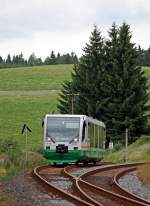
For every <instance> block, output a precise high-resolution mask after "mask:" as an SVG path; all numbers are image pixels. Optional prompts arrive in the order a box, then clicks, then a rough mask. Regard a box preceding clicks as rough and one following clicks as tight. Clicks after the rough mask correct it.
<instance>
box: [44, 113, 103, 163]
mask: <svg viewBox="0 0 150 206" xmlns="http://www.w3.org/2000/svg"><path fill="white" fill-rule="evenodd" d="M105 141H106V126H105V124H104V123H103V122H101V121H98V120H96V119H93V118H91V117H88V116H86V115H74V114H65V115H64V114H63V115H62V114H46V115H45V118H44V145H43V146H44V148H43V156H44V157H45V158H46V159H47V160H48V162H49V163H50V164H54V165H55V164H66V163H67V164H76V163H89V162H93V163H96V162H97V161H99V160H101V159H102V158H103V156H104V153H105Z"/></svg>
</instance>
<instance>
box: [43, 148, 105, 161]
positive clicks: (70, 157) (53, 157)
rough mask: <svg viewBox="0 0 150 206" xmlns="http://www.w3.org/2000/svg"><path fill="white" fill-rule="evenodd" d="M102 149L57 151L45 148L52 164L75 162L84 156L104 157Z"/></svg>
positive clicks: (45, 153)
mask: <svg viewBox="0 0 150 206" xmlns="http://www.w3.org/2000/svg"><path fill="white" fill-rule="evenodd" d="M103 155H104V154H103V152H102V151H90V150H84V151H83V150H69V151H68V152H67V153H56V150H49V149H47V150H44V157H45V158H46V159H48V162H49V163H50V164H53V163H56V164H62V163H75V162H77V161H78V160H81V159H84V158H95V159H97V160H98V159H102V158H103Z"/></svg>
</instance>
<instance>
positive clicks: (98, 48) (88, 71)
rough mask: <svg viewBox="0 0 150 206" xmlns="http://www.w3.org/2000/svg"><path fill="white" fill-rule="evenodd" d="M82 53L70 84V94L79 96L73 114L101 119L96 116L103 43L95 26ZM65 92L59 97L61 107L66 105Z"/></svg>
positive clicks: (99, 97) (102, 66)
mask: <svg viewBox="0 0 150 206" xmlns="http://www.w3.org/2000/svg"><path fill="white" fill-rule="evenodd" d="M83 51H84V55H83V56H82V58H81V59H80V61H79V63H78V64H76V65H75V66H74V71H73V73H72V83H70V87H71V91H72V93H73V94H74V95H75V96H76V95H79V96H78V98H76V102H75V104H74V105H75V106H74V107H75V108H74V112H75V113H82V114H87V115H89V116H93V117H97V118H98V119H101V118H102V117H101V116H97V106H99V109H100V107H101V105H100V104H101V103H100V101H99V100H100V99H102V98H101V96H102V93H101V91H102V90H101V84H102V83H101V82H102V78H103V76H104V73H105V69H104V43H103V38H102V37H101V34H100V32H99V30H98V29H97V27H96V26H94V30H93V32H92V33H91V37H90V41H89V44H86V46H85V48H84V49H83ZM65 86H66V85H65ZM65 89H68V91H66V90H65V92H67V93H69V92H70V88H66V87H65ZM65 92H64V91H62V93H63V95H64V96H61V98H62V102H60V103H61V104H62V105H63V107H65V105H68V99H66V97H65ZM59 107H60V106H59Z"/></svg>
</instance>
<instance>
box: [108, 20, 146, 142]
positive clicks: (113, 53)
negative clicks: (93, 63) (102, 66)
mask: <svg viewBox="0 0 150 206" xmlns="http://www.w3.org/2000/svg"><path fill="white" fill-rule="evenodd" d="M109 37H110V40H109V41H108V42H107V70H108V74H109V81H108V88H109V89H108V90H107V95H108V96H110V97H111V98H110V100H109V102H108V105H107V112H106V113H105V115H106V116H105V122H106V125H107V128H108V133H109V134H111V136H112V137H115V136H118V135H120V138H124V135H122V134H123V133H124V132H125V128H129V129H130V135H131V139H130V141H133V136H136V135H140V134H141V133H142V131H143V129H144V127H145V124H146V119H147V118H146V116H145V115H144V113H145V111H146V109H147V107H146V106H145V105H146V103H147V97H148V95H147V93H146V91H147V86H146V78H145V77H144V73H143V71H142V69H141V67H139V66H138V58H139V52H138V50H137V48H136V47H135V44H133V43H132V42H131V39H132V34H131V32H130V27H129V25H127V24H126V23H123V24H122V26H121V27H120V28H119V29H116V26H115V25H113V26H112V29H111V31H110V33H109Z"/></svg>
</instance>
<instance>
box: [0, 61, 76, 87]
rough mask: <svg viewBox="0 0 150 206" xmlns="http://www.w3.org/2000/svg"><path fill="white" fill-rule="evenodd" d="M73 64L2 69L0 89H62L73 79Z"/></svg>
mask: <svg viewBox="0 0 150 206" xmlns="http://www.w3.org/2000/svg"><path fill="white" fill-rule="evenodd" d="M72 68H73V65H49V66H34V67H26V68H25V67H21V68H11V69H10V68H9V69H0V90H47V89H60V88H61V87H62V83H63V81H64V80H69V79H71V71H72Z"/></svg>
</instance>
